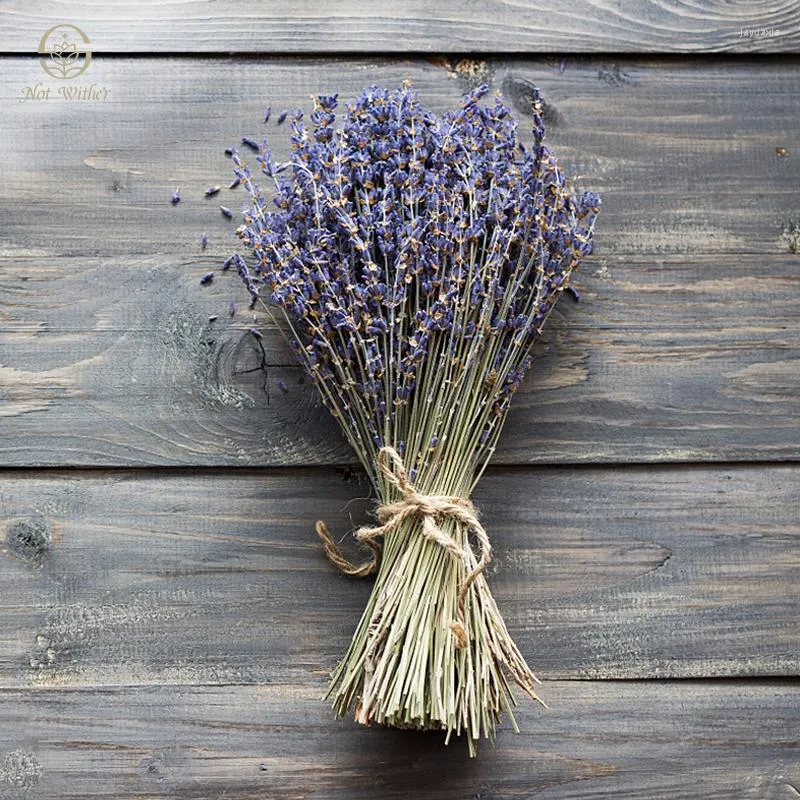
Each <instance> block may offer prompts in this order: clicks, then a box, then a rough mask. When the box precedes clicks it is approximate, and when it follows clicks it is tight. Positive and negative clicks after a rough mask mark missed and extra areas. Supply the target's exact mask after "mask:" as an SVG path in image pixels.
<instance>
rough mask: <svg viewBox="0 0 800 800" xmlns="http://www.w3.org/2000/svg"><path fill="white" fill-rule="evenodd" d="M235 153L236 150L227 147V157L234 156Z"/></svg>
mask: <svg viewBox="0 0 800 800" xmlns="http://www.w3.org/2000/svg"><path fill="white" fill-rule="evenodd" d="M233 153H234V148H233V147H226V148H225V155H226V156H232V155H233Z"/></svg>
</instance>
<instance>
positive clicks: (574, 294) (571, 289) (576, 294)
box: [567, 284, 581, 303]
mask: <svg viewBox="0 0 800 800" xmlns="http://www.w3.org/2000/svg"><path fill="white" fill-rule="evenodd" d="M567 294H568V295H569V296H570V297H571V298H572V299H573V300H574V301H575V302H576V303H580V301H581V295H580V292H579V291H578V290H577V289H576V288H575V287H574V286H573V285H572V284H570V285H569V286H567Z"/></svg>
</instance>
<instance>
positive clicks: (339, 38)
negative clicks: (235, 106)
mask: <svg viewBox="0 0 800 800" xmlns="http://www.w3.org/2000/svg"><path fill="white" fill-rule="evenodd" d="M4 10H5V13H4V14H3V15H2V16H0V42H2V43H3V50H4V52H13V53H35V52H36V50H37V47H38V43H39V38H40V37H41V36H42V34H43V33H44V32H45V31H46V30H47V29H48V28H50V26H51V25H53V24H54V23H56V22H70V23H72V24H74V25H78V26H80V27H81V28H82V29H83V30H84V31H85V32H86V33H87V35H88V36H89V38H90V39H91V40H92V45H91V46H92V48H93V49H94V50H95V51H96V52H103V53H131V52H133V53H139V52H147V53H158V52H180V53H190V54H195V53H209V52H211V53H214V52H226V51H230V52H239V53H265V52H268V53H287V52H288V53H307V52H316V53H319V52H330V53H341V52H345V53H348V52H349V53H358V52H377V53H392V52H394V53H396V52H406V51H411V52H414V51H416V52H426V51H427V52H447V53H453V52H455V53H459V52H495V53H511V52H539V53H543V52H544V53H548V52H549V53H553V52H555V53H561V52H563V53H572V52H578V53H586V52H614V53H617V52H634V53H642V52H647V53H698V52H701V53H711V52H735V53H753V52H770V53H778V52H783V53H786V52H797V50H798V49H799V48H800V12H799V11H798V8H797V6H796V4H794V3H792V2H790V1H789V0H751V1H750V2H747V3H729V2H724V0H699V1H698V2H693V3H682V2H678V0H654V1H653V2H647V3H642V2H639V0H618V1H617V2H615V3H603V2H600V0H576V1H575V2H569V0H554V1H553V2H545V0H522V2H513V1H512V0H470V1H469V2H458V0H440V1H439V2H436V3H430V2H425V0H399V2H393V3H391V4H386V3H383V2H380V0H361V1H360V2H357V1H356V0H347V2H337V3H320V2H314V0H272V2H270V3H269V5H268V6H263V7H262V6H261V5H260V4H258V3H253V2H245V0H226V2H215V3H213V4H208V3H202V2H199V0H173V2H170V3H163V2H158V0H145V2H140V3H137V4H136V5H135V6H131V5H130V4H128V3H124V2H122V0H114V2H105V3H103V4H102V5H98V4H95V3H90V2H86V0H80V1H79V2H73V3H71V4H70V6H69V9H68V10H67V9H64V8H63V6H62V5H59V4H58V3H56V2H54V0H45V1H44V2H38V3H35V4H31V3H24V2H23V0H11V1H10V2H6V3H5V4H4Z"/></svg>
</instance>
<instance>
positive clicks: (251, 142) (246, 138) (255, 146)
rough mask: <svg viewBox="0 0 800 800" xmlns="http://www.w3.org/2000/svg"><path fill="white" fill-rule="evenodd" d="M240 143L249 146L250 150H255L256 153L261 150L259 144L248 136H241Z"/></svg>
mask: <svg viewBox="0 0 800 800" xmlns="http://www.w3.org/2000/svg"><path fill="white" fill-rule="evenodd" d="M242 144H243V145H245V146H247V147H249V148H250V149H251V150H255V151H256V153H258V152H259V151H260V150H261V145H260V144H259V143H258V142H257V141H256V140H255V139H251V138H250V137H249V136H242Z"/></svg>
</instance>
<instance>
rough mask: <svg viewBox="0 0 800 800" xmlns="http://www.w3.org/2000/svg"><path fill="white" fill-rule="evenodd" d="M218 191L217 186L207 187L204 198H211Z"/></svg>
mask: <svg viewBox="0 0 800 800" xmlns="http://www.w3.org/2000/svg"><path fill="white" fill-rule="evenodd" d="M219 190H220V187H219V186H209V187H208V188H207V189H206V192H205V194H206V197H213V196H214V195H215V194H218V193H219Z"/></svg>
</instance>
